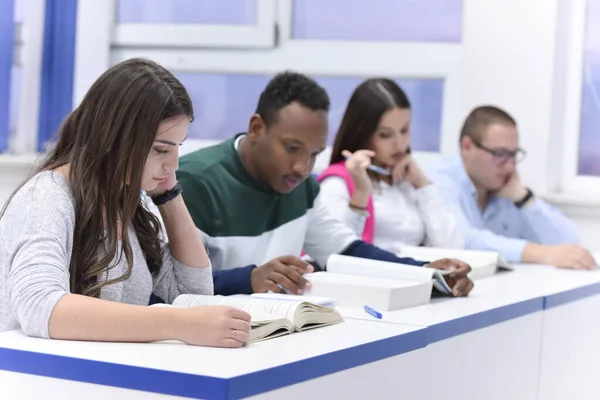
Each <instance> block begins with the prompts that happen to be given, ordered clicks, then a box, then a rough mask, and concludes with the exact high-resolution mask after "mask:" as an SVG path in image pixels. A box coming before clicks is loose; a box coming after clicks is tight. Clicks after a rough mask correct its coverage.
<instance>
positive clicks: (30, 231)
mask: <svg viewBox="0 0 600 400" xmlns="http://www.w3.org/2000/svg"><path fill="white" fill-rule="evenodd" d="M192 119H193V109H192V103H191V100H190V97H189V96H188V93H187V91H186V90H185V88H184V87H183V85H182V84H181V83H180V82H179V81H178V80H177V79H176V78H175V77H174V76H173V75H172V74H171V73H169V72H168V71H167V70H166V69H164V68H162V67H161V66H159V65H157V64H156V63H153V62H151V61H146V60H141V59H132V60H128V61H124V62H122V63H120V64H117V65H115V66H114V67H112V68H110V69H109V70H108V71H106V72H105V73H104V74H103V75H102V76H101V77H100V78H99V79H98V80H97V81H96V82H95V83H94V84H93V85H92V87H91V88H90V90H89V92H88V93H87V94H86V96H85V98H84V99H83V101H82V102H81V104H80V105H79V106H78V107H77V108H76V109H75V110H74V111H73V112H72V113H70V114H69V115H68V116H67V118H66V119H65V121H64V122H63V125H62V126H61V128H60V132H59V133H60V137H59V139H58V143H57V144H56V147H55V148H54V150H53V151H52V152H51V153H50V155H49V157H48V158H47V160H46V161H45V162H44V163H43V164H42V165H41V167H40V168H39V170H38V171H37V173H36V174H35V175H34V176H33V177H32V178H30V179H29V180H28V181H27V182H25V184H24V185H23V186H22V187H21V188H19V189H18V190H17V191H16V192H15V193H14V194H13V196H12V197H11V199H10V200H9V202H8V203H7V204H6V206H5V209H4V211H3V213H2V216H1V218H0V331H6V330H11V329H19V328H20V329H22V330H23V331H24V332H25V333H26V334H28V335H31V336H39V337H50V338H55V339H73V340H94V341H127V342H145V341H156V340H168V339H174V340H181V341H184V342H187V343H190V344H197V345H207V346H222V347H239V346H242V345H243V344H244V343H245V342H246V341H247V340H248V334H249V331H250V324H249V321H250V316H249V315H248V314H247V313H245V312H243V311H241V310H237V309H235V308H231V307H221V306H212V307H196V308H189V309H179V308H171V307H147V306H146V305H147V304H148V300H149V298H150V294H151V293H152V292H153V291H154V293H156V295H158V296H160V297H161V298H163V299H165V300H166V301H167V302H172V301H173V300H174V298H175V297H176V296H178V295H179V294H181V293H194V294H212V293H213V286H212V271H211V266H210V261H209V259H208V256H207V254H206V251H205V249H204V246H203V243H202V240H201V238H200V236H199V233H198V232H197V230H196V227H195V226H194V223H193V221H192V218H191V217H190V214H189V213H188V210H187V208H186V207H185V204H184V202H183V200H182V198H181V196H180V193H181V186H180V185H179V184H178V183H177V181H176V178H175V170H176V169H177V159H178V147H179V145H180V144H181V143H182V142H183V141H184V140H185V138H186V137H187V131H188V127H189V125H190V122H191V121H192ZM142 190H144V191H146V193H147V194H148V195H149V196H150V197H151V198H152V200H153V201H154V202H155V203H156V204H157V205H158V209H159V210H160V214H161V217H162V219H163V221H164V224H165V228H166V231H167V232H166V234H167V237H168V238H169V242H170V243H169V244H164V243H161V241H160V239H159V231H160V224H159V221H158V219H157V218H156V217H155V216H154V215H153V214H152V213H150V212H149V211H148V209H147V207H146V205H145V203H144V202H143V198H142V195H141V194H142Z"/></svg>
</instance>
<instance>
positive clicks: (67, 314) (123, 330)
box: [24, 294, 250, 347]
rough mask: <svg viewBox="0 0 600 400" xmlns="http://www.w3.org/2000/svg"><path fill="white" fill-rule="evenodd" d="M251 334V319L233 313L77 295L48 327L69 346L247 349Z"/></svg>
mask: <svg viewBox="0 0 600 400" xmlns="http://www.w3.org/2000/svg"><path fill="white" fill-rule="evenodd" d="M24 330H25V333H27V334H30V333H31V332H28V331H27V330H26V329H24ZM234 332H235V333H234ZM249 334H250V315H249V314H248V313H246V312H244V311H242V310H238V309H236V308H233V307H226V306H210V307H193V308H170V307H145V306H135V305H129V304H122V303H116V302H111V301H106V300H100V299H96V298H92V297H87V296H80V295H75V294H65V295H64V296H63V297H62V298H61V299H60V300H59V301H58V303H57V304H56V306H55V307H54V310H53V311H52V315H51V317H50V320H49V323H48V336H49V337H50V338H52V339H64V340H86V341H103V342H153V341H159V340H180V341H183V342H185V343H188V344H193V345H200V346H215V347H241V346H243V345H244V343H245V342H247V341H248V337H249Z"/></svg>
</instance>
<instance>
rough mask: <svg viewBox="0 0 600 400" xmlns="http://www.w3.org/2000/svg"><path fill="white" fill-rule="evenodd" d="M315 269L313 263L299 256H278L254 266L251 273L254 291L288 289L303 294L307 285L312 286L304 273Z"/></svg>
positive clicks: (263, 291) (279, 291)
mask: <svg viewBox="0 0 600 400" xmlns="http://www.w3.org/2000/svg"><path fill="white" fill-rule="evenodd" d="M313 271H314V268H313V266H312V265H310V264H309V263H307V262H306V261H304V260H302V259H300V258H298V257H294V256H283V257H278V258H276V259H274V260H271V261H269V262H268V263H266V264H264V265H261V266H260V267H256V268H254V269H253V270H252V272H251V273H250V285H252V290H253V291H254V293H266V292H268V291H272V292H274V293H284V290H285V289H287V290H288V291H290V292H291V293H293V294H302V293H304V291H305V290H306V289H307V285H309V286H310V283H309V282H308V281H307V280H306V279H305V278H304V277H302V275H303V274H306V273H309V272H313Z"/></svg>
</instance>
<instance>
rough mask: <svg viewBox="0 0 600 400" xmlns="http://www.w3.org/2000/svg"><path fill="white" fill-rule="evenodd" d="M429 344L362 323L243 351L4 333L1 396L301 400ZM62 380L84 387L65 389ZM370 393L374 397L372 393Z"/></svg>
mask: <svg viewBox="0 0 600 400" xmlns="http://www.w3.org/2000/svg"><path fill="white" fill-rule="evenodd" d="M374 328H376V329H374ZM424 346H425V335H424V330H423V329H421V328H419V327H415V326H410V325H396V324H393V325H392V324H389V325H381V324H377V323H373V322H369V321H359V320H348V321H346V322H345V323H342V324H338V325H333V326H330V327H325V328H320V329H315V330H313V331H307V332H302V333H296V334H293V335H289V336H286V337H282V338H278V339H277V340H270V341H265V342H260V343H256V344H253V345H250V346H247V347H245V348H241V349H215V348H206V347H194V346H186V345H183V344H179V343H152V344H126V343H87V342H69V341H53V340H52V341H51V340H43V339H34V338H29V337H27V336H25V335H23V334H21V333H20V332H17V331H13V332H7V333H2V334H0V398H2V399H43V398H46V397H45V394H47V393H53V394H56V396H57V398H61V399H71V398H72V399H81V398H86V399H88V398H91V397H89V396H88V394H90V396H92V395H93V394H94V393H95V392H96V391H97V390H98V389H99V386H95V385H91V384H98V385H103V387H102V388H101V395H102V396H100V395H99V396H98V398H101V397H102V398H106V397H104V396H110V398H111V399H130V398H132V396H136V395H137V396H140V398H148V397H147V395H148V393H143V395H142V394H139V393H141V392H139V393H138V394H136V392H132V391H131V390H127V389H134V390H141V391H145V392H151V393H157V394H163V395H173V396H184V397H186V396H187V397H193V398H214V399H229V398H240V397H248V396H252V395H256V394H260V393H264V392H267V391H270V390H275V389H278V388H282V387H290V386H291V385H295V386H292V387H291V392H290V390H288V392H290V393H289V394H290V395H291V396H292V397H291V398H303V397H305V396H306V393H307V392H306V391H305V390H303V389H302V385H301V383H302V382H305V381H308V380H310V379H313V378H317V377H321V376H325V375H329V374H334V375H335V374H336V373H340V372H341V371H344V370H347V369H350V368H354V370H356V371H355V373H356V372H358V374H359V376H361V377H362V381H363V383H365V381H367V380H370V379H371V377H372V376H373V374H374V373H377V372H372V371H371V370H372V369H374V368H375V369H380V368H381V367H380V366H378V364H379V362H380V361H384V362H385V365H392V366H393V369H392V370H398V369H403V368H404V367H405V366H404V365H401V364H402V360H401V359H400V358H401V357H398V356H401V355H402V354H403V353H406V352H410V351H413V350H416V349H418V348H422V347H424ZM390 357H391V358H390ZM390 362H391V364H390ZM2 370H5V371H11V372H4V371H2ZM13 372H24V373H27V374H33V375H37V376H38V377H37V378H34V377H33V376H32V375H24V374H14V373H13ZM39 376H43V377H46V378H39ZM329 376H331V375H329ZM56 378H59V379H56ZM60 379H66V380H68V381H74V382H81V383H79V384H70V385H65V381H62V380H60ZM317 383H318V382H317ZM323 383H324V384H323V385H320V389H319V390H320V391H322V394H323V396H326V395H327V396H335V395H337V393H338V392H337V390H336V388H334V387H331V386H328V385H327V383H328V382H323ZM398 384H399V383H398V381H393V380H390V382H389V385H388V386H386V385H384V384H380V385H378V386H379V387H381V389H380V390H392V389H394V390H398V389H399V386H398ZM313 385H314V383H313ZM390 385H391V386H390ZM365 386H370V385H365ZM368 389H369V392H370V393H372V392H373V388H371V387H369V388H368ZM82 393H85V396H83V395H82ZM294 393H295V394H294ZM364 393H367V392H364ZM59 394H60V395H59ZM320 395H321V394H319V396H320ZM156 398H161V399H162V398H169V397H161V396H156ZM288 398H289V395H288Z"/></svg>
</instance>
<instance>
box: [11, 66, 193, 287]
mask: <svg viewBox="0 0 600 400" xmlns="http://www.w3.org/2000/svg"><path fill="white" fill-rule="evenodd" d="M179 115H185V116H188V117H189V119H190V121H191V120H193V108H192V102H191V99H190V97H189V95H188V93H187V91H186V89H185V88H184V87H183V85H182V84H181V82H179V80H177V79H176V78H175V77H174V76H173V75H172V74H171V73H170V72H169V71H167V70H166V69H165V68H163V67H161V66H160V65H158V64H156V63H154V62H152V61H148V60H143V59H130V60H127V61H123V62H121V63H119V64H117V65H115V66H113V67H112V68H110V69H108V70H107V71H106V72H105V73H104V74H102V76H100V78H98V80H97V81H96V82H95V83H94V84H93V85H92V87H91V88H90V89H89V91H88V92H87V94H86V95H85V97H84V99H83V100H82V102H81V104H79V106H78V107H77V108H76V109H75V110H74V111H73V112H71V113H70V114H69V115H68V116H67V117H66V118H65V120H64V121H63V123H62V126H61V127H60V129H59V131H58V134H59V138H58V142H57V143H56V146H55V147H54V149H53V150H52V151H51V153H50V154H49V155H48V157H47V159H46V160H45V161H44V162H43V163H42V164H41V166H40V167H39V168H37V170H36V171H35V173H38V172H41V171H50V170H54V169H56V168H58V167H61V166H63V165H66V164H69V165H70V168H69V177H68V179H69V184H70V187H71V189H72V191H73V196H74V198H75V230H74V232H73V250H72V255H71V261H70V265H69V273H70V290H71V292H72V293H76V294H83V295H87V296H92V297H99V296H100V290H101V289H102V287H104V286H107V285H111V284H114V283H116V282H120V281H123V280H126V279H128V278H129V276H130V274H131V270H132V267H133V265H132V263H133V255H132V250H131V243H130V240H129V236H128V234H127V232H128V228H129V227H133V229H134V230H135V233H136V234H137V238H138V241H139V243H140V245H141V248H142V251H143V253H144V256H145V258H146V261H147V263H148V267H149V269H150V272H151V273H153V274H155V273H156V272H157V271H158V270H159V269H160V267H161V264H162V250H161V246H160V242H159V236H158V235H159V229H160V223H159V221H158V219H157V218H156V217H155V216H154V215H153V214H152V213H151V212H150V211H148V210H147V209H146V207H145V206H144V205H143V203H142V198H141V181H142V174H143V170H144V165H145V163H146V159H147V157H148V154H149V152H150V150H151V148H152V145H153V142H154V139H155V136H156V133H157V130H158V125H159V124H160V122H161V121H163V120H165V119H168V118H171V117H175V116H179ZM9 201H10V200H9ZM7 204H8V203H7ZM5 208H6V206H5ZM119 240H120V241H121V245H120V246H119ZM99 245H103V246H102V247H103V249H104V250H105V252H104V253H103V255H102V256H101V257H99V254H98V249H99ZM123 255H124V256H125V259H126V261H127V264H128V271H127V272H126V273H125V274H124V275H123V276H121V277H118V278H116V279H112V280H109V281H103V279H99V278H100V275H103V276H106V271H107V270H108V268H110V267H111V263H112V261H113V260H114V259H115V257H116V256H117V257H118V260H120V259H121V257H123ZM113 265H114V264H113Z"/></svg>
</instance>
